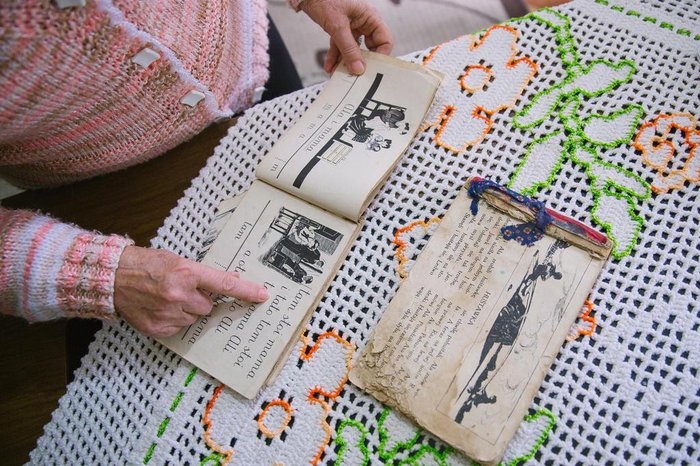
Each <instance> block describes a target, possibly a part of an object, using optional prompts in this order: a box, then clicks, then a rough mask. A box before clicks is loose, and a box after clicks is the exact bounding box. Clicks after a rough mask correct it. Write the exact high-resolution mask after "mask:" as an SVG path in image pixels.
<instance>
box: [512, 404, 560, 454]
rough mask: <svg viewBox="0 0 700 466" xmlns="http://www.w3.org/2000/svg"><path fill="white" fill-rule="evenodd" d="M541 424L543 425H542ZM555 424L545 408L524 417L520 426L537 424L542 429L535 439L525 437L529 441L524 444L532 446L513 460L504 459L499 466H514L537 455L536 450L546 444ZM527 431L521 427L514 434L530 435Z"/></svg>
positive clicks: (555, 420) (554, 418)
mask: <svg viewBox="0 0 700 466" xmlns="http://www.w3.org/2000/svg"><path fill="white" fill-rule="evenodd" d="M543 422H544V425H542V424H543ZM556 423H557V418H556V417H555V416H554V414H552V412H551V411H550V410H548V409H547V408H541V409H538V410H537V412H536V413H534V414H530V415H528V416H525V419H523V424H522V426H526V425H527V424H538V425H542V429H541V430H540V431H539V433H536V435H537V437H536V438H532V437H530V436H528V437H529V438H528V437H526V438H527V439H528V440H529V442H526V444H531V445H532V446H531V447H530V449H529V450H528V451H526V452H524V453H522V454H520V455H518V456H517V457H515V458H504V461H503V463H501V464H502V465H507V466H516V465H519V464H522V463H524V462H526V461H528V460H530V459H532V458H534V457H535V454H536V453H537V450H539V449H540V447H541V446H542V445H543V444H544V442H546V441H547V439H548V438H549V434H550V433H551V432H552V429H553V428H554V426H555V425H556ZM528 430H530V429H527V430H523V429H522V427H521V429H520V430H518V432H517V433H516V436H519V435H527V434H529V433H530V432H527V431H528Z"/></svg>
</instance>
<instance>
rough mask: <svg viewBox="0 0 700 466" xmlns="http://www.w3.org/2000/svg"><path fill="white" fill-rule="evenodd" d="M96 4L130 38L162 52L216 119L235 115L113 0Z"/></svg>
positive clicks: (99, 0) (172, 53) (98, 1)
mask: <svg viewBox="0 0 700 466" xmlns="http://www.w3.org/2000/svg"><path fill="white" fill-rule="evenodd" d="M95 3H96V4H97V7H98V8H99V9H101V10H102V11H104V12H105V13H107V15H108V16H109V20H110V24H111V25H113V26H116V27H119V28H121V29H123V30H124V31H125V32H126V33H127V35H128V36H129V37H132V38H134V39H138V40H140V41H141V42H143V43H144V44H145V43H148V44H149V47H150V48H152V49H155V50H156V51H158V52H160V53H161V55H162V56H163V57H164V58H166V59H167V60H168V62H169V63H170V66H171V67H172V69H173V70H174V71H175V72H176V73H177V74H178V76H179V77H180V79H181V80H182V81H183V82H185V83H187V84H189V85H191V86H192V87H193V88H194V89H196V90H198V91H200V92H201V93H203V94H204V104H205V105H206V106H207V109H208V110H209V111H210V112H211V113H212V115H213V116H214V117H216V118H223V117H228V116H231V115H232V114H233V112H232V111H230V110H228V109H225V110H222V109H220V108H219V105H218V104H217V102H216V97H214V94H213V93H212V92H211V90H209V88H208V87H207V86H205V85H204V84H202V82H200V81H199V80H198V79H197V78H195V77H194V75H192V73H190V71H188V70H187V68H185V66H184V65H183V64H182V61H180V59H179V58H178V57H177V55H175V53H174V52H173V51H172V50H170V48H168V47H167V46H165V45H164V44H162V43H161V42H160V41H159V40H158V38H157V37H155V36H153V35H151V34H148V33H147V32H145V31H142V30H140V29H138V28H137V27H136V26H135V25H134V24H132V23H130V22H129V21H127V20H126V18H125V17H124V14H123V13H122V12H121V10H119V8H117V7H116V6H115V5H114V3H112V1H111V0H96V2H95Z"/></svg>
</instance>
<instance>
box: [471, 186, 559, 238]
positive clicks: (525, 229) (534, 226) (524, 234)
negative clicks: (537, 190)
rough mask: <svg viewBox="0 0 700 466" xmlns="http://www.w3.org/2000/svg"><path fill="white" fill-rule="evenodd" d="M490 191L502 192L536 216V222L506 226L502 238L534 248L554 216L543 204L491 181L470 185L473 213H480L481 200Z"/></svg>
mask: <svg viewBox="0 0 700 466" xmlns="http://www.w3.org/2000/svg"><path fill="white" fill-rule="evenodd" d="M488 189H491V190H494V191H498V192H501V193H503V194H505V195H506V196H508V197H510V198H511V199H513V200H514V201H516V202H517V203H519V204H522V205H524V206H525V207H527V208H528V209H530V210H531V211H532V212H533V213H534V214H535V220H534V221H530V222H525V223H522V224H520V225H506V226H504V227H503V228H501V236H503V239H505V240H506V241H511V240H512V241H516V242H518V243H520V244H522V245H523V246H532V245H533V244H534V243H535V242H537V241H539V240H540V239H541V238H542V236H544V232H545V229H546V228H547V226H548V225H549V224H550V223H552V220H553V219H552V216H551V215H549V214H548V213H547V209H546V208H545V206H544V203H543V202H540V201H537V200H535V199H531V198H529V197H527V196H523V195H522V194H520V193H517V192H515V191H512V190H510V189H508V188H506V187H505V186H501V185H500V184H498V183H496V182H494V181H491V180H474V181H472V182H471V183H470V184H469V189H468V190H467V193H468V194H469V197H471V198H472V203H471V212H472V215H476V214H477V212H478V211H479V199H480V198H481V197H482V196H483V194H484V192H485V191H486V190H488Z"/></svg>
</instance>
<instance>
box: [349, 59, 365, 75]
mask: <svg viewBox="0 0 700 466" xmlns="http://www.w3.org/2000/svg"><path fill="white" fill-rule="evenodd" d="M348 69H349V70H350V72H351V73H352V74H362V73H364V72H365V64H364V63H362V61H361V60H355V61H354V62H352V63H350V65H349V66H348Z"/></svg>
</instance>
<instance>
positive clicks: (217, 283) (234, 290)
mask: <svg viewBox="0 0 700 466" xmlns="http://www.w3.org/2000/svg"><path fill="white" fill-rule="evenodd" d="M197 265H198V267H197V268H196V269H195V270H196V273H197V276H198V278H199V279H198V285H197V287H198V288H200V289H204V290H207V291H211V292H212V293H216V294H222V295H225V296H231V297H233V298H241V299H244V300H246V301H250V302H253V303H261V302H263V301H266V300H267V298H268V296H269V294H268V292H267V289H266V288H265V287H264V286H262V285H260V284H258V283H254V282H251V281H248V280H244V279H242V278H240V277H239V275H238V273H235V272H224V271H221V270H216V269H213V268H211V267H207V266H205V265H201V264H197Z"/></svg>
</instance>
